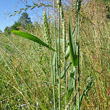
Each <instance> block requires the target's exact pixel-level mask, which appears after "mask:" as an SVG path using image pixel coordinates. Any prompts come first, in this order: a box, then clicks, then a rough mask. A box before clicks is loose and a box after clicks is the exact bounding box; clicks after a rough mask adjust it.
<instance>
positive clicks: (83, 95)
mask: <svg viewBox="0 0 110 110" xmlns="http://www.w3.org/2000/svg"><path fill="white" fill-rule="evenodd" d="M93 82H94V80H91V81H90V82H89V83H88V85H87V86H86V88H85V89H84V91H83V93H82V95H81V97H80V105H81V103H82V100H83V99H84V97H85V96H86V95H87V93H88V92H89V90H90V89H91V87H92V85H93Z"/></svg>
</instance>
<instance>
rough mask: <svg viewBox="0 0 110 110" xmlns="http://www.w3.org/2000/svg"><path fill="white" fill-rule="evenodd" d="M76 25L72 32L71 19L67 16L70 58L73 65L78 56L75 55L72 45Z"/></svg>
mask: <svg viewBox="0 0 110 110" xmlns="http://www.w3.org/2000/svg"><path fill="white" fill-rule="evenodd" d="M75 30H76V27H75V28H74V31H73V33H72V29H71V19H70V18H69V46H70V56H71V60H72V63H73V66H77V65H78V56H77V55H76V48H75V46H74V41H73V40H72V39H73V38H72V37H74V36H73V35H74V33H75Z"/></svg>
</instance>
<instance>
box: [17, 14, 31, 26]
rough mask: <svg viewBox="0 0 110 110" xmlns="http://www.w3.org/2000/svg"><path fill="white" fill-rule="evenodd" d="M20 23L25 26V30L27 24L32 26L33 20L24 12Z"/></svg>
mask: <svg viewBox="0 0 110 110" xmlns="http://www.w3.org/2000/svg"><path fill="white" fill-rule="evenodd" d="M18 22H20V23H21V24H22V25H23V28H25V26H26V25H27V24H32V22H31V19H30V17H29V15H28V14H27V13H26V12H23V13H22V14H21V17H20V18H19V20H18Z"/></svg>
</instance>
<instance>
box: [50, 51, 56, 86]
mask: <svg viewBox="0 0 110 110" xmlns="http://www.w3.org/2000/svg"><path fill="white" fill-rule="evenodd" d="M55 67H56V53H55V52H54V56H53V61H52V71H51V80H52V84H53V85H55Z"/></svg>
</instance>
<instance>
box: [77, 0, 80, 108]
mask: <svg viewBox="0 0 110 110" xmlns="http://www.w3.org/2000/svg"><path fill="white" fill-rule="evenodd" d="M76 8H77V9H76V11H77V13H76V14H77V17H76V18H77V38H76V40H77V41H76V42H77V44H78V110H80V51H79V49H80V45H79V37H80V36H79V32H80V18H79V12H80V8H81V0H77V3H76Z"/></svg>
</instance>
